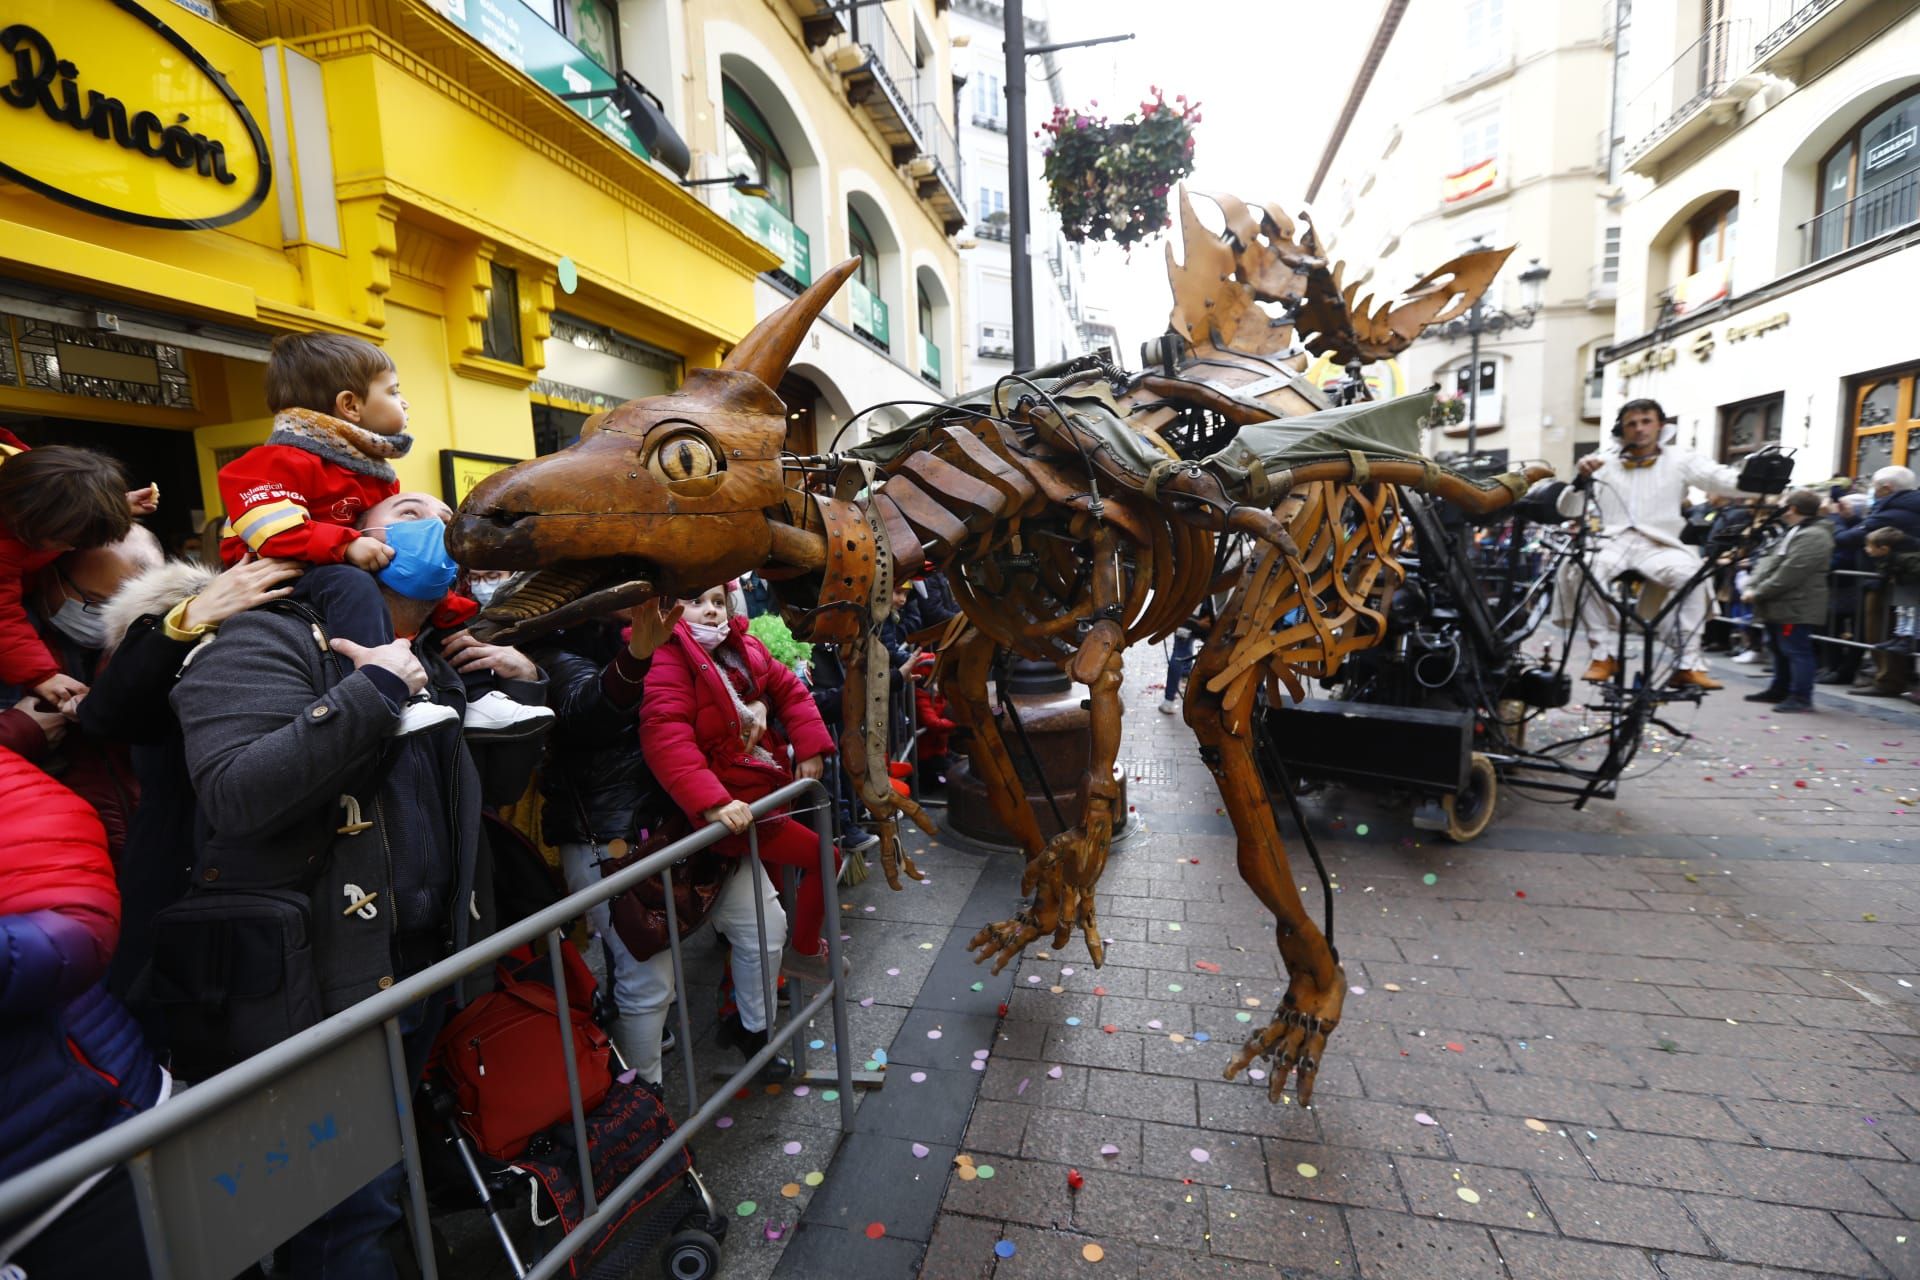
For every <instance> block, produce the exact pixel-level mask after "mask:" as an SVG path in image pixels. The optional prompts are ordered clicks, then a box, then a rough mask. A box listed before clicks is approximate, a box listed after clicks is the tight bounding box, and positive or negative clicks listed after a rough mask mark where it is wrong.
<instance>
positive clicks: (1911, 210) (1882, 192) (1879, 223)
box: [1800, 169, 1920, 265]
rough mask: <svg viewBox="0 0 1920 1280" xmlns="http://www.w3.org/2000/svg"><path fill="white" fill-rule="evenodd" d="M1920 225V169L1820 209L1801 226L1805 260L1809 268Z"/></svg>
mask: <svg viewBox="0 0 1920 1280" xmlns="http://www.w3.org/2000/svg"><path fill="white" fill-rule="evenodd" d="M1915 222H1920V169H1916V170H1914V171H1913V172H1911V173H1907V174H1902V175H1901V176H1900V177H1898V178H1893V179H1891V180H1889V181H1887V182H1883V183H1881V184H1880V185H1879V186H1877V187H1869V188H1867V190H1865V191H1862V192H1861V193H1860V194H1859V195H1857V196H1855V197H1854V198H1853V199H1851V200H1849V201H1847V202H1846V203H1845V204H1837V205H1835V206H1833V208H1831V209H1823V210H1821V211H1820V213H1819V214H1818V215H1817V216H1815V217H1812V218H1809V219H1807V220H1806V221H1805V222H1803V223H1801V224H1800V232H1801V234H1802V235H1803V236H1804V237H1805V241H1804V244H1805V247H1806V253H1805V258H1804V261H1805V262H1806V264H1808V265H1811V264H1813V263H1816V262H1818V261H1820V260H1821V259H1822V258H1831V257H1832V256H1833V255H1834V254H1836V253H1839V252H1840V251H1841V250H1842V249H1850V248H1852V247H1853V246H1855V245H1858V244H1865V243H1866V242H1867V241H1869V240H1872V239H1874V238H1875V237H1876V236H1883V235H1885V234H1886V233H1887V232H1889V231H1898V230H1899V229H1900V228H1902V227H1907V226H1911V225H1913V224H1914V223H1915Z"/></svg>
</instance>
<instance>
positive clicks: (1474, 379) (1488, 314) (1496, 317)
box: [1440, 236, 1552, 463]
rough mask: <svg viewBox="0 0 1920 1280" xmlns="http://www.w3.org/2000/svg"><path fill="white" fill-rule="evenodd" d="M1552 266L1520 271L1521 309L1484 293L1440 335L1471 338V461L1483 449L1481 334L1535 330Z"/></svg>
mask: <svg viewBox="0 0 1920 1280" xmlns="http://www.w3.org/2000/svg"><path fill="white" fill-rule="evenodd" d="M1482 239H1483V237H1480V236H1475V237H1474V240H1473V247H1474V248H1475V249H1482V248H1485V247H1486V246H1485V245H1484V244H1483V243H1482ZM1551 274H1552V269H1551V268H1549V267H1544V266H1542V265H1541V264H1540V259H1538V258H1534V259H1533V260H1532V261H1530V262H1529V263H1528V264H1527V269H1526V270H1525V271H1522V272H1521V273H1520V310H1519V312H1517V313H1516V312H1512V311H1504V310H1501V309H1500V308H1499V307H1489V306H1488V305H1487V301H1486V296H1485V295H1484V294H1483V295H1481V296H1480V297H1478V298H1475V299H1474V302H1473V306H1472V307H1471V308H1470V309H1469V310H1468V311H1467V314H1466V315H1464V316H1461V317H1460V318H1459V319H1457V320H1450V321H1448V322H1447V323H1446V324H1445V325H1442V326H1441V329H1440V336H1441V337H1443V338H1445V339H1446V340H1447V341H1448V342H1452V341H1453V340H1454V339H1456V338H1459V337H1461V336H1463V335H1464V336H1465V337H1467V338H1469V339H1470V340H1471V346H1470V348H1469V354H1468V356H1467V361H1468V366H1467V461H1468V462H1469V463H1471V462H1472V461H1473V457H1474V455H1475V454H1476V453H1478V452H1479V444H1480V335H1481V334H1484V333H1491V334H1494V335H1496V336H1497V335H1499V334H1502V333H1505V332H1506V331H1507V330H1508V329H1531V328H1532V327H1533V320H1534V317H1535V316H1537V315H1539V314H1540V307H1541V294H1542V292H1543V291H1544V286H1545V285H1546V283H1547V277H1548V276H1549V275H1551Z"/></svg>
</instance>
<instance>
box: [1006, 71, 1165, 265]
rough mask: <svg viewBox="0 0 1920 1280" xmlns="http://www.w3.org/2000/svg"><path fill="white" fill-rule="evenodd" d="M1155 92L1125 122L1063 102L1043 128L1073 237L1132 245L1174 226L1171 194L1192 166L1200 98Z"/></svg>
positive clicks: (1059, 202)
mask: <svg viewBox="0 0 1920 1280" xmlns="http://www.w3.org/2000/svg"><path fill="white" fill-rule="evenodd" d="M1152 94H1153V96H1152V97H1151V98H1149V99H1147V100H1146V101H1145V102H1142V103H1141V104H1140V109H1139V110H1138V111H1136V112H1133V113H1131V114H1129V115H1128V116H1127V117H1126V119H1124V120H1117V121H1109V120H1108V119H1107V118H1106V117H1105V116H1095V115H1088V114H1087V113H1086V112H1083V111H1069V110H1067V109H1066V108H1064V107H1056V108H1054V112H1053V118H1052V119H1051V120H1049V121H1047V123H1046V124H1045V125H1044V126H1042V128H1043V129H1044V130H1045V131H1046V132H1047V133H1049V134H1051V135H1052V139H1053V140H1052V144H1051V145H1050V146H1049V148H1048V149H1047V152H1046V162H1047V163H1046V179H1047V187H1048V189H1049V191H1050V193H1051V195H1052V200H1053V208H1054V212H1056V213H1058V214H1059V215H1060V224H1061V231H1062V232H1063V233H1064V234H1065V235H1066V237H1067V239H1069V240H1072V241H1074V242H1075V243H1084V242H1085V241H1088V240H1111V241H1112V242H1113V243H1115V244H1117V245H1119V246H1121V247H1122V248H1129V247H1131V246H1133V245H1135V244H1138V243H1139V242H1140V241H1142V240H1145V239H1146V238H1147V237H1149V236H1151V235H1153V234H1154V233H1156V232H1158V231H1162V230H1164V229H1165V228H1167V227H1169V226H1171V225H1172V224H1173V218H1172V216H1171V215H1170V214H1169V213H1168V212H1167V193H1168V192H1169V191H1171V190H1173V184H1174V183H1176V182H1178V181H1179V180H1180V179H1182V178H1184V177H1186V176H1187V175H1188V174H1189V173H1191V172H1192V171H1193V126H1194V125H1196V124H1198V123H1200V104H1199V103H1197V102H1194V103H1189V102H1188V101H1187V99H1186V95H1185V94H1181V95H1178V96H1176V97H1175V98H1174V100H1173V102H1172V103H1171V104H1170V103H1168V102H1167V100H1166V98H1164V97H1163V96H1162V95H1161V93H1160V90H1159V89H1158V88H1155V89H1153V90H1152ZM1099 105H1100V104H1099V103H1098V102H1094V103H1091V104H1090V106H1093V107H1098V106H1099Z"/></svg>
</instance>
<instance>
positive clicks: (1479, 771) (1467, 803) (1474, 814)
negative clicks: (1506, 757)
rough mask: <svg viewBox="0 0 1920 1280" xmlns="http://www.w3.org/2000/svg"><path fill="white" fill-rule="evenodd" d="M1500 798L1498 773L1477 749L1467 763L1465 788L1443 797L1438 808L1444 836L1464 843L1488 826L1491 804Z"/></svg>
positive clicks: (1491, 816)
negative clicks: (1444, 819) (1443, 817)
mask: <svg viewBox="0 0 1920 1280" xmlns="http://www.w3.org/2000/svg"><path fill="white" fill-rule="evenodd" d="M1499 799H1500V775H1499V774H1498V773H1496V772H1494V768H1493V761H1491V760H1489V759H1487V757H1486V756H1484V755H1482V754H1481V753H1480V752H1478V751H1476V752H1474V753H1473V759H1472V760H1471V761H1470V762H1469V763H1468V765H1467V786H1466V790H1464V791H1462V792H1460V794H1458V795H1452V796H1444V797H1442V798H1441V801H1440V808H1441V811H1442V812H1444V813H1445V814H1446V815H1447V839H1449V840H1452V841H1454V842H1455V843H1457V844H1465V843H1466V842H1467V841H1469V840H1472V839H1474V838H1475V837H1477V836H1478V835H1479V834H1480V833H1481V832H1483V831H1485V830H1486V829H1487V824H1489V823H1491V822H1492V821H1493V810H1494V806H1495V805H1496V804H1497V803H1498V802H1499Z"/></svg>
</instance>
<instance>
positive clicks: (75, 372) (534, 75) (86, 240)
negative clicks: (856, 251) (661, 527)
mask: <svg viewBox="0 0 1920 1280" xmlns="http://www.w3.org/2000/svg"><path fill="white" fill-rule="evenodd" d="M5 12H6V18H7V23H6V24H5V25H6V31H5V34H4V35H0V46H5V47H3V48H0V426H6V427H7V428H8V429H9V430H12V431H14V432H15V433H16V434H18V435H20V436H22V437H23V438H25V439H26V440H27V441H28V442H29V443H50V442H64V443H78V444H85V445H89V446H91V447H96V448H99V449H102V450H103V451H106V452H110V453H113V454H115V455H116V456H119V457H120V458H121V459H122V461H123V462H125V463H126V464H127V466H128V469H129V471H130V473H131V475H132V477H133V478H134V479H135V480H136V481H137V482H144V481H147V480H155V481H158V482H160V483H161V486H162V520H161V526H162V532H163V534H164V535H166V536H167V537H168V539H169V540H170V541H177V540H178V539H179V538H180V537H183V536H184V535H185V533H186V531H187V530H189V529H191V528H193V527H196V526H195V523H194V522H195V520H197V519H204V518H207V517H211V516H213V515H216V514H218V507H219V499H218V493H217V489H216V487H215V483H214V475H215V472H216V470H217V468H218V467H219V466H220V465H222V464H223V463H224V462H225V461H227V460H229V459H230V458H231V457H233V456H235V455H236V454H237V453H238V452H239V451H242V450H244V449H245V448H247V447H248V446H250V445H253V444H256V443H258V442H260V441H261V440H262V439H264V438H265V435H266V433H267V429H268V425H269V423H268V413H267V407H266V402H265V399H264V396H263V375H264V371H265V363H264V362H265V358H266V350H267V346H268V344H269V343H270V342H271V340H272V338H273V336H274V335H275V334H278V333H284V332H298V331H314V330H325V331H331V332H338V333H346V334H353V335H356V336H359V337H363V338H366V339H367V340H369V341H371V342H374V343H377V344H379V345H380V346H382V347H383V348H384V349H385V350H386V351H387V352H388V354H389V355H391V356H392V358H393V360H394V363H395V365H396V366H397V368H398V369H399V372H400V377H401V387H402V392H403V394H404V395H405V396H406V398H407V399H408V401H409V402H410V404H411V407H412V425H411V430H412V432H413V434H414V436H415V438H416V443H415V446H414V449H413V451H412V453H411V454H410V455H409V456H408V457H407V458H406V459H404V460H403V461H402V462H401V463H400V464H399V471H400V475H401V481H402V484H403V486H405V487H407V488H418V489H424V490H427V491H430V492H435V493H443V494H444V496H446V497H447V498H449V500H457V499H458V498H459V497H460V496H462V494H463V493H464V491H465V489H466V488H467V487H470V485H471V483H472V482H473V481H474V480H475V479H477V478H478V477H479V476H480V475H483V474H485V472H486V470H487V469H489V468H491V467H493V466H497V465H500V461H501V460H511V459H519V458H524V457H528V456H531V455H532V454H533V453H534V452H535V451H536V449H537V448H550V447H555V446H556V445H558V444H560V443H564V442H565V441H566V440H567V439H569V438H571V436H572V434H574V433H576V432H577V429H578V424H579V422H580V421H581V420H582V419H583V418H584V416H585V415H587V414H589V413H592V412H594V411H596V410H598V409H600V408H605V407H608V406H609V405H611V404H614V403H618V402H619V401H620V400H623V399H627V398H630V397H632V396H634V395H638V394H650V393H654V392H657V391H662V390H667V389H670V388H671V387H672V386H674V385H676V384H677V382H678V381H679V379H680V377H681V376H682V375H683V373H684V370H685V369H686V368H687V367H690V366H702V365H712V364H715V363H717V362H718V360H719V359H720V357H721V356H722V354H723V353H724V352H725V350H726V349H727V348H728V347H729V346H730V345H731V344H732V343H734V342H736V341H738V340H739V338H740V337H742V336H743V335H744V334H745V333H746V332H747V330H748V329H750V328H751V327H752V325H753V322H754V318H755V300H754V287H755V280H756V278H757V277H758V276H759V274H760V273H761V272H762V271H765V270H767V269H769V268H771V267H773V266H775V265H777V261H778V260H777V258H776V256H775V255H774V254H773V253H772V252H770V251H769V250H768V249H767V248H765V247H764V246H763V245H761V244H760V243H757V242H756V241H755V240H754V239H753V238H752V237H750V236H749V235H747V234H746V233H745V232H743V231H742V230H740V229H739V228H738V227H736V226H735V225H733V224H732V223H730V222H729V221H728V220H727V219H726V218H725V217H723V216H721V214H720V213H718V212H716V211H714V210H713V209H711V208H710V207H708V206H707V205H706V204H705V203H703V202H701V201H700V200H698V199H696V198H695V197H694V195H693V194H692V193H690V192H689V191H687V190H684V189H682V187H681V186H680V184H679V182H678V181H677V180H676V178H675V177H674V176H672V175H671V174H670V173H669V172H667V171H666V170H665V168H664V167H663V166H661V165H659V164H656V163H654V162H653V160H652V159H651V158H650V157H649V155H648V153H647V151H646V148H645V146H644V145H643V144H642V143H641V142H640V141H639V140H638V139H637V137H636V135H635V133H634V131H633V129H632V128H631V127H629V125H628V124H627V122H626V121H625V120H623V119H622V118H621V116H620V115H619V114H618V112H617V110H616V107H617V106H618V101H617V99H613V98H609V97H607V96H606V94H605V93H601V94H600V96H599V97H597V98H587V99H582V100H579V101H576V102H569V101H564V100H562V99H561V98H560V97H559V96H558V93H557V92H556V91H577V92H583V93H594V92H596V91H600V90H604V89H607V88H610V87H612V86H613V85H614V81H613V77H612V76H610V75H608V74H607V73H606V72H605V71H604V70H603V69H601V68H600V67H598V66H597V65H596V64H595V63H594V62H593V61H592V59H590V58H588V57H587V56H586V55H584V54H583V53H582V52H581V50H579V49H578V48H576V47H574V46H573V45H571V44H569V43H567V42H566V41H565V40H564V38H563V37H561V36H560V35H559V33H558V32H557V31H555V30H554V29H553V28H552V27H551V26H549V25H546V24H543V23H541V22H540V21H539V20H538V18H537V17H536V16H535V15H534V14H533V13H532V11H531V10H524V11H523V9H522V6H521V5H520V2H519V0H231V2H225V0H223V2H220V3H210V2H209V0H185V2H184V3H182V2H178V0H12V2H11V3H9V4H8V5H7V6H6V10H5ZM203 15H204V16H203ZM503 23H504V25H503ZM23 33H24V34H23Z"/></svg>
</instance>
